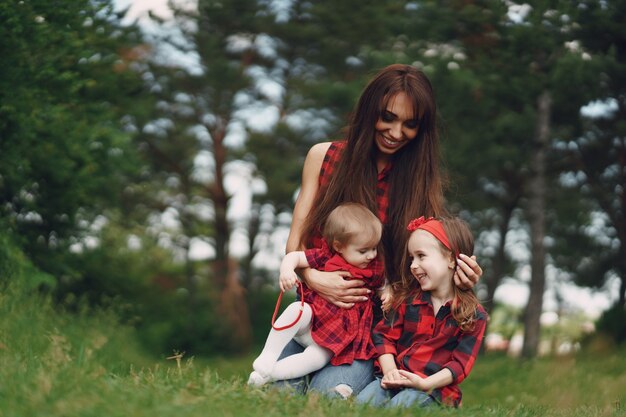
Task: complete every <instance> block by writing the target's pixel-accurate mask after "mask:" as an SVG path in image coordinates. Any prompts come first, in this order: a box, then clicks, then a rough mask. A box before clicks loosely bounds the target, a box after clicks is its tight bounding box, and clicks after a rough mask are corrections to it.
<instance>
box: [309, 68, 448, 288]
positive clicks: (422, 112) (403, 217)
mask: <svg viewBox="0 0 626 417" xmlns="http://www.w3.org/2000/svg"><path fill="white" fill-rule="evenodd" d="M401 92H403V93H405V94H406V95H407V97H408V98H409V100H411V102H412V104H413V109H414V111H415V115H414V117H415V119H416V120H419V129H418V133H417V136H416V137H415V138H414V139H413V140H411V141H409V143H407V144H406V145H405V146H404V147H403V148H402V149H400V150H399V151H398V152H396V153H395V154H393V155H392V164H393V167H392V169H391V171H390V172H389V209H388V212H387V221H386V224H385V225H384V230H383V238H382V244H383V247H384V249H385V269H386V273H387V279H389V281H390V282H394V281H396V280H398V279H399V277H400V270H399V265H400V262H401V260H402V259H403V258H404V257H405V252H404V251H403V250H402V249H403V247H402V243H400V242H403V241H404V237H405V233H404V227H405V226H406V224H408V222H409V220H411V218H412V217H415V215H416V214H417V215H424V216H439V215H442V214H443V213H445V209H444V199H443V182H444V181H443V179H442V175H441V173H440V172H439V136H438V133H437V126H436V119H437V106H436V103H435V97H434V92H433V89H432V86H431V84H430V81H429V80H428V78H427V77H426V76H425V75H424V73H423V72H421V71H419V70H418V69H417V68H415V67H412V66H410V65H401V64H395V65H390V66H388V67H386V68H384V69H382V70H381V71H380V72H378V74H377V75H375V76H374V78H373V79H372V80H371V81H370V82H369V83H368V84H367V86H366V87H365V89H364V90H363V93H362V94H361V97H360V98H359V100H358V102H357V104H356V107H355V110H354V112H353V114H352V117H351V120H350V123H349V124H348V126H347V129H346V137H345V141H346V145H345V149H344V150H343V152H342V154H341V157H340V159H339V161H338V162H337V165H336V166H335V167H333V171H332V175H331V178H330V181H329V183H328V187H327V188H325V189H324V190H319V191H318V193H317V196H316V199H315V203H314V205H313V209H312V210H311V212H310V213H309V215H308V216H307V219H306V221H305V223H304V229H303V234H302V239H301V242H300V244H301V245H303V246H304V247H309V246H310V244H311V240H312V238H313V237H315V236H317V235H319V233H320V231H319V225H321V224H324V222H325V220H326V218H327V217H328V214H329V213H330V212H331V211H332V209H334V208H335V207H337V206H338V205H339V204H341V203H344V202H355V203H360V204H363V205H364V206H366V207H367V208H369V209H370V210H372V211H373V212H374V213H377V212H378V211H377V204H376V184H377V176H378V170H377V165H376V155H377V152H378V148H377V147H376V143H375V137H376V129H375V125H376V122H377V121H378V119H379V117H380V115H381V113H382V112H383V111H384V110H386V108H387V104H388V103H389V101H390V100H391V99H392V98H394V97H395V96H396V95H397V94H398V93H401Z"/></svg>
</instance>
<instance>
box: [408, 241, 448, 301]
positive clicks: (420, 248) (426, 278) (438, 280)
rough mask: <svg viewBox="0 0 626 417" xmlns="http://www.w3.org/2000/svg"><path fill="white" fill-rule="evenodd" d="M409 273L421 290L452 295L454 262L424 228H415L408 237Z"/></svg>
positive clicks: (444, 295) (441, 294)
mask: <svg viewBox="0 0 626 417" xmlns="http://www.w3.org/2000/svg"><path fill="white" fill-rule="evenodd" d="M408 250H409V257H410V258H411V274H412V275H413V276H414V277H415V279H416V280H417V282H418V283H419V285H420V288H421V289H422V291H431V292H433V293H434V294H436V295H438V296H440V297H449V296H451V295H452V285H454V284H453V283H452V277H453V275H454V268H455V266H456V263H455V261H454V259H452V256H451V255H450V254H449V253H444V251H443V250H442V249H441V246H440V244H439V241H438V240H437V238H435V236H433V235H432V234H430V233H429V232H427V231H426V230H421V229H417V230H416V231H414V232H413V233H411V236H410V237H409V242H408Z"/></svg>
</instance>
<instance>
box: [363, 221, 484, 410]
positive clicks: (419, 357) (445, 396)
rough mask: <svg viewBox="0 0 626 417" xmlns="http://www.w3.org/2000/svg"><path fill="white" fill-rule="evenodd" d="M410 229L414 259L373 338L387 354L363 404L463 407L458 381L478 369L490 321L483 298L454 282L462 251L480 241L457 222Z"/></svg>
mask: <svg viewBox="0 0 626 417" xmlns="http://www.w3.org/2000/svg"><path fill="white" fill-rule="evenodd" d="M407 230H409V232H411V234H410V236H409V239H408V242H407V251H408V255H409V256H408V258H407V259H405V261H403V265H402V270H401V271H402V280H401V283H400V285H399V288H398V290H397V291H396V289H395V288H394V295H393V310H394V312H393V313H392V314H389V315H388V317H386V318H385V319H384V320H382V321H381V322H379V323H378V324H377V325H376V328H375V329H374V331H373V335H372V338H373V341H374V344H375V345H376V349H377V351H378V354H379V355H380V356H379V357H378V369H377V370H378V371H379V372H378V373H379V375H377V379H376V380H375V381H373V382H371V383H370V384H369V385H368V386H367V387H365V388H364V389H363V391H361V393H360V394H359V395H358V397H357V401H358V402H361V403H369V404H371V405H375V406H387V407H393V406H401V407H409V406H413V405H417V406H421V407H425V406H427V405H429V404H434V403H441V404H445V405H450V406H455V407H458V406H460V405H461V390H460V389H459V384H460V383H461V381H463V380H464V379H465V378H466V377H467V376H468V375H469V373H470V371H471V370H472V366H473V365H474V361H475V360H476V355H477V354H478V350H479V348H480V344H481V341H482V338H483V335H484V333H485V326H486V323H487V313H486V312H485V310H484V309H483V307H482V306H481V305H480V304H479V303H478V299H477V298H476V295H475V294H474V293H473V292H472V291H471V290H465V291H463V290H461V289H459V288H458V286H456V285H455V284H454V281H453V276H454V270H455V268H456V263H457V257H458V255H459V253H465V254H468V255H471V254H472V252H473V250H474V241H473V237H472V234H471V232H470V230H469V227H468V226H467V224H465V223H464V222H463V221H462V220H460V219H457V218H442V219H434V218H432V217H431V218H427V219H425V218H424V217H420V218H419V219H414V220H412V221H411V222H410V223H409V225H408V227H407ZM380 375H382V378H381V376H380Z"/></svg>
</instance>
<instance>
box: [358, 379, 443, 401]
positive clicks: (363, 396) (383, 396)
mask: <svg viewBox="0 0 626 417" xmlns="http://www.w3.org/2000/svg"><path fill="white" fill-rule="evenodd" d="M356 402H357V403H359V404H369V405H372V406H374V407H386V408H392V407H403V408H408V407H420V408H424V407H429V406H432V405H435V404H437V402H436V401H435V399H434V398H433V397H431V396H430V395H428V394H427V393H425V392H423V391H419V390H416V389H413V388H404V389H399V390H386V389H384V388H383V387H381V386H380V378H376V379H375V380H374V381H372V382H370V384H369V385H368V386H366V387H365V388H364V389H363V391H361V393H360V394H359V395H358V396H357V397H356Z"/></svg>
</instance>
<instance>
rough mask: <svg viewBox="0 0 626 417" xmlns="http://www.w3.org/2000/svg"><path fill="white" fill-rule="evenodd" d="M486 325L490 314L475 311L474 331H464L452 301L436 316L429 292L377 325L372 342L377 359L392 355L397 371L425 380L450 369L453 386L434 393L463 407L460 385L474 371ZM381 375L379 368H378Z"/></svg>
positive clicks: (443, 401) (441, 400)
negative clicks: (452, 306) (424, 378)
mask: <svg viewBox="0 0 626 417" xmlns="http://www.w3.org/2000/svg"><path fill="white" fill-rule="evenodd" d="M486 325H487V312H486V311H485V310H484V309H483V307H482V306H480V305H479V306H478V308H477V309H476V324H475V326H474V330H472V331H470V332H463V331H461V329H460V328H459V327H458V324H457V322H456V320H454V318H453V317H452V312H451V311H450V302H448V303H446V304H445V305H444V306H442V307H441V308H440V309H439V312H438V313H437V315H436V316H435V314H434V309H433V305H432V302H431V299H430V293H429V292H422V293H420V294H418V295H417V296H416V297H415V298H414V299H412V300H409V301H408V302H405V303H404V304H402V305H401V306H400V307H399V309H398V311H396V312H395V313H394V314H389V315H388V317H387V318H385V319H384V320H381V321H380V322H378V324H377V325H376V327H375V328H374V331H373V332H372V340H373V341H374V345H376V349H377V350H378V356H380V355H383V354H385V353H391V354H392V355H394V356H395V360H396V366H397V367H398V369H404V370H406V371H409V372H413V373H415V374H418V375H420V376H422V377H426V376H429V375H432V374H435V373H437V372H439V371H440V370H441V369H443V368H448V369H449V370H450V372H452V377H453V378H454V381H453V382H452V384H450V385H447V386H445V387H442V388H438V389H435V390H433V392H432V393H431V395H432V396H433V397H434V398H435V399H436V400H437V401H439V402H440V403H443V404H446V405H450V406H454V407H458V406H460V405H461V389H460V388H459V384H460V383H461V381H463V380H464V379H465V378H466V377H467V376H468V375H469V373H470V371H471V370H472V367H473V366H474V362H475V361H476V356H477V355H478V350H479V349H480V344H481V341H482V339H483V335H484V334H485V327H486ZM378 372H379V373H380V368H379V367H378Z"/></svg>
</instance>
